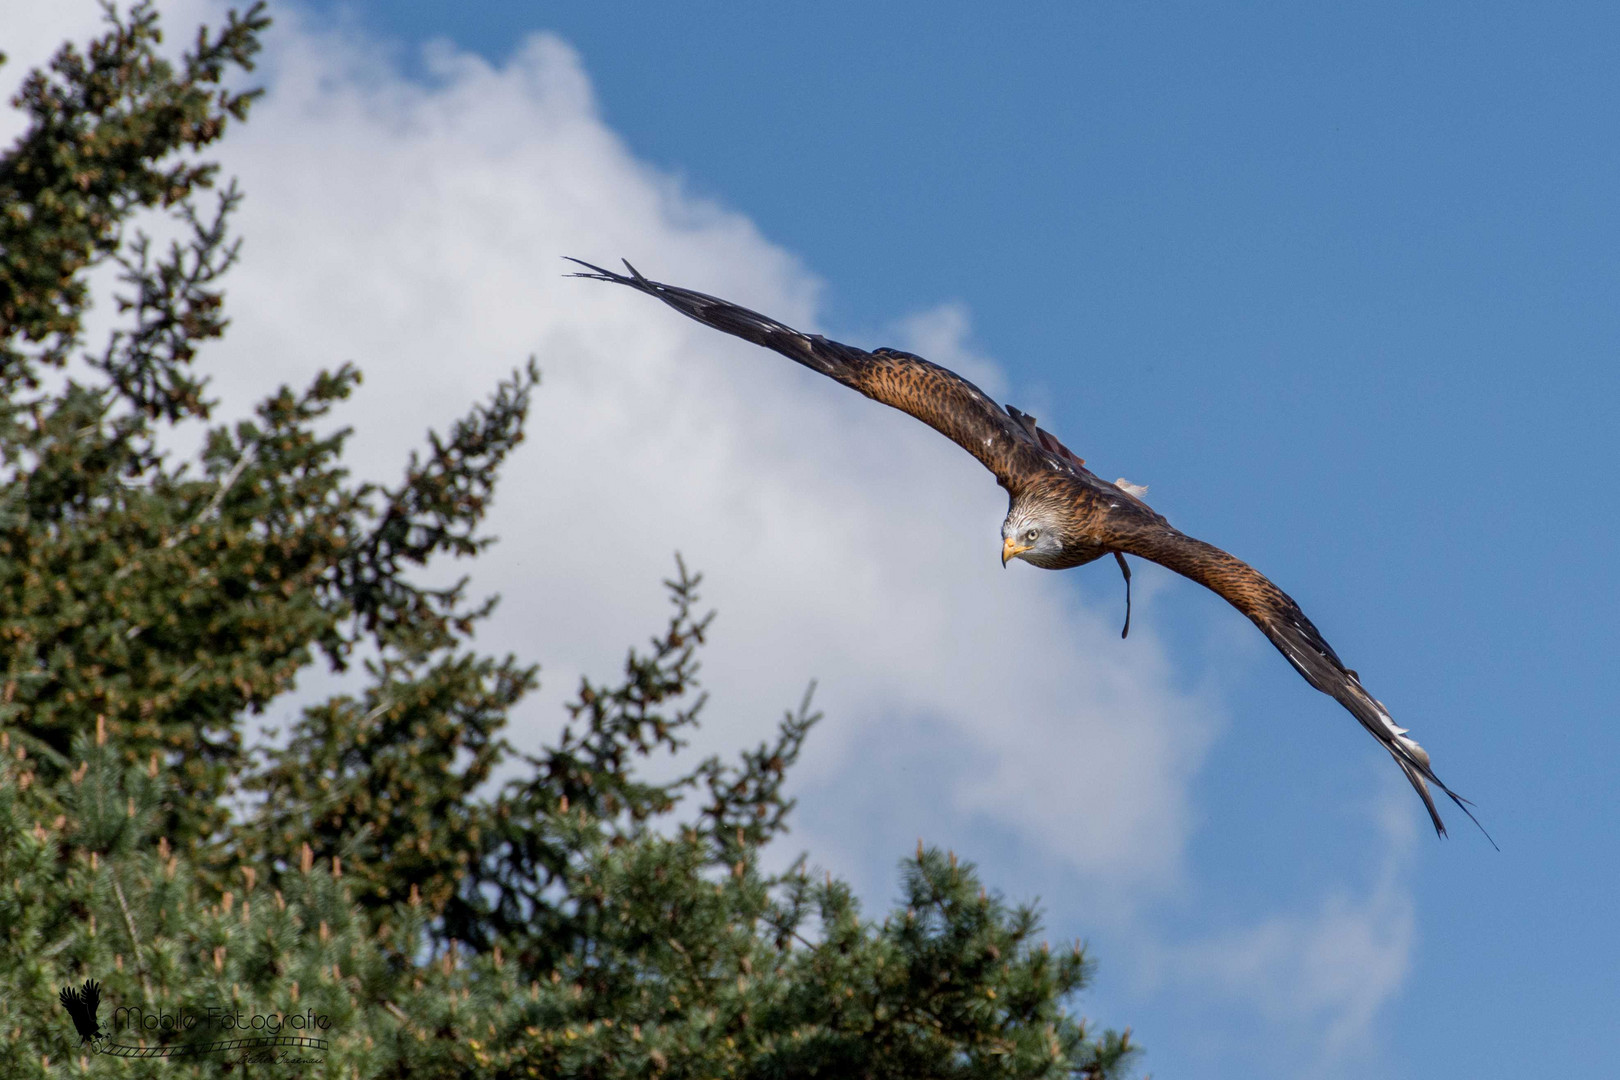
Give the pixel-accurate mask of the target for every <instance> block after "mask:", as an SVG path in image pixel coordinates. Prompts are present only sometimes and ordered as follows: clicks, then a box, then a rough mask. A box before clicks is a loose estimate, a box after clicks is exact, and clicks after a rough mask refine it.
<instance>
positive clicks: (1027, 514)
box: [1001, 502, 1068, 569]
mask: <svg viewBox="0 0 1620 1080" xmlns="http://www.w3.org/2000/svg"><path fill="white" fill-rule="evenodd" d="M1056 509H1057V508H1056V507H1054V506H1052V505H1051V504H1049V503H1042V502H1014V503H1013V505H1012V507H1011V508H1010V509H1009V510H1008V511H1007V520H1005V521H1003V522H1002V523H1001V565H1002V566H1006V565H1007V563H1008V562H1009V561H1010V560H1012V559H1023V560H1024V561H1025V562H1027V563H1033V564H1034V565H1036V566H1044V567H1047V568H1049V569H1057V568H1059V567H1061V566H1065V565H1068V560H1067V559H1065V557H1064V544H1063V529H1062V524H1063V522H1062V519H1061V518H1060V517H1059V516H1058V514H1057V512H1056Z"/></svg>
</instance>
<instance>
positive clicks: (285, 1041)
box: [90, 1035, 328, 1058]
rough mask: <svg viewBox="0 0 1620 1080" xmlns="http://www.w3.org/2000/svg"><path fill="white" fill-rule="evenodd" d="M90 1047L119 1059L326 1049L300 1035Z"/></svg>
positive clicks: (101, 1041)
mask: <svg viewBox="0 0 1620 1080" xmlns="http://www.w3.org/2000/svg"><path fill="white" fill-rule="evenodd" d="M90 1046H91V1049H93V1050H94V1051H95V1052H96V1053H98V1054H106V1055H108V1056H109V1057H121V1058H174V1057H195V1056H197V1055H199V1054H223V1053H230V1052H231V1051H233V1050H237V1051H254V1050H274V1049H278V1048H283V1047H284V1048H287V1049H295V1050H316V1051H319V1052H320V1053H323V1054H324V1053H326V1051H327V1049H328V1046H327V1042H326V1040H325V1039H310V1038H305V1037H304V1036H302V1035H261V1036H258V1037H257V1038H252V1039H225V1040H223V1041H220V1042H211V1043H182V1044H179V1045H176V1046H130V1045H129V1044H127V1043H115V1042H109V1041H107V1040H105V1039H96V1040H94V1041H93V1042H92V1043H91V1044H90Z"/></svg>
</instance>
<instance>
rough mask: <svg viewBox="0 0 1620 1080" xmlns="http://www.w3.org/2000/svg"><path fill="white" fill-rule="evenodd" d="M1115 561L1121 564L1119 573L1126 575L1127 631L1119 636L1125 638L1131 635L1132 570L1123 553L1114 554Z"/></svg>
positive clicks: (1121, 632) (1124, 630) (1122, 631)
mask: <svg viewBox="0 0 1620 1080" xmlns="http://www.w3.org/2000/svg"><path fill="white" fill-rule="evenodd" d="M1114 559H1115V560H1116V561H1117V562H1118V563H1119V572H1120V573H1122V574H1124V575H1125V629H1123V630H1121V631H1120V632H1119V636H1120V637H1122V638H1124V637H1129V636H1130V633H1131V568H1130V566H1129V565H1127V564H1126V562H1125V555H1124V553H1123V552H1119V551H1116V552H1114Z"/></svg>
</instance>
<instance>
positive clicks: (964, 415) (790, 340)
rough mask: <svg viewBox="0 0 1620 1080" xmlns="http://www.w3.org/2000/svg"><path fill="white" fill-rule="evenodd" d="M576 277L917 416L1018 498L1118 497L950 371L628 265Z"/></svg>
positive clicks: (1027, 420)
mask: <svg viewBox="0 0 1620 1080" xmlns="http://www.w3.org/2000/svg"><path fill="white" fill-rule="evenodd" d="M569 261H570V262H576V263H579V264H580V265H581V266H584V267H587V268H589V269H590V270H591V273H588V274H576V275H575V276H576V277H583V278H592V279H594V280H598V281H611V282H614V283H616V284H619V285H626V286H629V287H630V288H632V289H637V290H639V291H641V292H644V293H646V294H648V295H649V296H656V297H657V298H658V299H660V300H662V301H663V302H664V303H666V304H668V305H669V306H670V307H672V308H674V309H675V310H676V311H679V312H680V313H681V314H683V315H686V316H688V317H690V318H692V319H696V320H697V321H698V322H700V323H703V324H704V325H706V326H712V327H714V328H715V329H716V330H721V331H724V332H725V333H728V334H732V335H734V336H736V337H740V338H742V339H743V340H745V341H751V342H753V343H754V344H756V345H763V346H765V347H766V348H767V349H772V350H774V351H776V352H779V353H781V354H782V355H783V356H786V357H788V358H789V359H792V360H795V361H797V362H798V363H800V364H803V365H804V366H805V367H807V368H810V369H811V370H813V371H818V372H820V373H821V374H823V375H826V376H828V377H829V378H832V379H836V380H837V381H838V382H841V383H843V384H844V385H845V386H848V387H850V388H851V389H854V390H858V391H860V392H861V393H862V394H865V395H866V396H867V397H869V398H871V399H873V400H874V401H881V402H882V403H883V404H885V405H888V406H891V407H892V408H896V409H899V410H900V411H901V412H904V413H908V414H909V415H911V416H914V417H916V418H917V419H918V420H921V421H922V422H923V423H925V424H927V425H928V426H929V427H931V428H933V429H934V430H935V431H938V432H939V433H940V434H942V435H944V436H945V437H946V438H947V439H950V440H951V441H952V442H954V443H956V444H957V445H958V446H960V447H962V448H963V449H964V450H966V451H967V452H968V453H970V454H972V455H973V456H974V457H975V458H977V459H978V460H979V462H980V463H981V464H982V465H984V467H985V468H987V469H989V470H990V472H991V473H993V474H994V475H995V478H996V481H997V482H998V483H999V484H1001V486H1002V487H1004V488H1006V489H1007V490H1008V491H1009V492H1010V493H1012V494H1013V495H1014V496H1015V497H1016V496H1018V495H1019V494H1020V493H1022V492H1023V491H1024V490H1025V489H1026V488H1027V487H1029V485H1030V484H1031V483H1032V482H1034V481H1036V480H1038V479H1040V478H1043V477H1047V476H1053V475H1057V476H1067V477H1070V478H1072V479H1075V480H1078V481H1080V482H1081V483H1082V484H1083V485H1085V486H1088V487H1092V486H1097V487H1100V488H1105V489H1107V490H1110V491H1117V490H1118V489H1117V488H1115V487H1114V485H1112V484H1109V483H1107V482H1106V481H1104V480H1102V479H1101V478H1099V477H1097V476H1096V475H1095V474H1093V473H1091V472H1089V471H1087V470H1086V468H1085V467H1084V462H1083V461H1082V460H1081V459H1080V458H1078V457H1076V456H1075V455H1074V454H1073V453H1072V452H1071V451H1070V450H1069V449H1068V448H1067V447H1066V446H1064V445H1063V444H1062V443H1060V442H1058V440H1057V439H1056V438H1055V437H1054V436H1053V435H1052V434H1051V433H1050V432H1048V431H1045V430H1043V429H1041V428H1039V427H1037V426H1036V424H1035V419H1034V417H1031V416H1028V415H1027V414H1024V413H1020V412H1018V411H1017V410H1016V409H1003V408H1002V407H1001V406H999V405H997V404H996V403H995V402H994V401H993V400H991V398H990V396H989V395H988V394H986V393H985V392H984V391H983V390H980V389H979V388H978V387H977V386H975V385H973V384H972V383H971V382H969V381H968V380H966V379H964V378H962V376H960V375H958V374H956V373H955V372H954V371H951V370H949V369H948V368H943V367H940V366H939V365H938V364H934V363H930V362H929V361H927V360H924V359H923V358H922V357H920V356H916V355H913V354H912V353H907V352H900V351H899V350H896V349H877V350H874V351H872V352H867V351H866V350H865V349H858V348H855V347H854V346H852V345H845V344H843V343H842V342H838V341H833V340H831V339H829V338H825V337H822V336H821V335H820V334H806V333H802V332H801V331H798V330H795V329H793V328H792V327H790V326H784V325H783V324H782V323H779V322H777V321H776V320H775V319H772V318H769V317H768V316H765V315H761V314H760V313H759V312H757V311H750V310H749V309H747V308H745V307H739V306H738V305H736V304H733V303H731V302H730V301H727V300H721V299H720V298H718V297H715V296H709V295H707V294H705V293H700V292H693V291H692V290H690V289H682V288H678V287H676V286H674V285H665V284H664V283H662V282H659V281H650V280H648V279H647V278H645V277H643V276H642V275H641V274H639V273H637V271H636V269H635V267H633V266H631V265H630V264H629V263H628V262H626V263H625V264H624V265H625V268H626V269H627V270H629V271H630V273H629V274H628V275H626V274H616V273H614V272H613V271H611V270H604V269H603V268H602V267H599V266H593V265H592V264H590V263H587V262H583V261H581V260H579V259H571V260H569Z"/></svg>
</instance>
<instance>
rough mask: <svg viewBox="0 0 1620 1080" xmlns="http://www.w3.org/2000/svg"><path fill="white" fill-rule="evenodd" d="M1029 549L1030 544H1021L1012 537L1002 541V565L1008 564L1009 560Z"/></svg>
mask: <svg viewBox="0 0 1620 1080" xmlns="http://www.w3.org/2000/svg"><path fill="white" fill-rule="evenodd" d="M1028 550H1029V545H1028V544H1020V543H1019V542H1018V541H1016V540H1014V539H1013V538H1012V537H1010V536H1009V537H1008V538H1007V539H1005V540H1003V541H1002V542H1001V565H1002V566H1006V565H1007V563H1008V561H1009V560H1011V559H1014V558H1016V557H1018V556H1019V555H1022V554H1023V553H1024V552H1026V551H1028Z"/></svg>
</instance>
